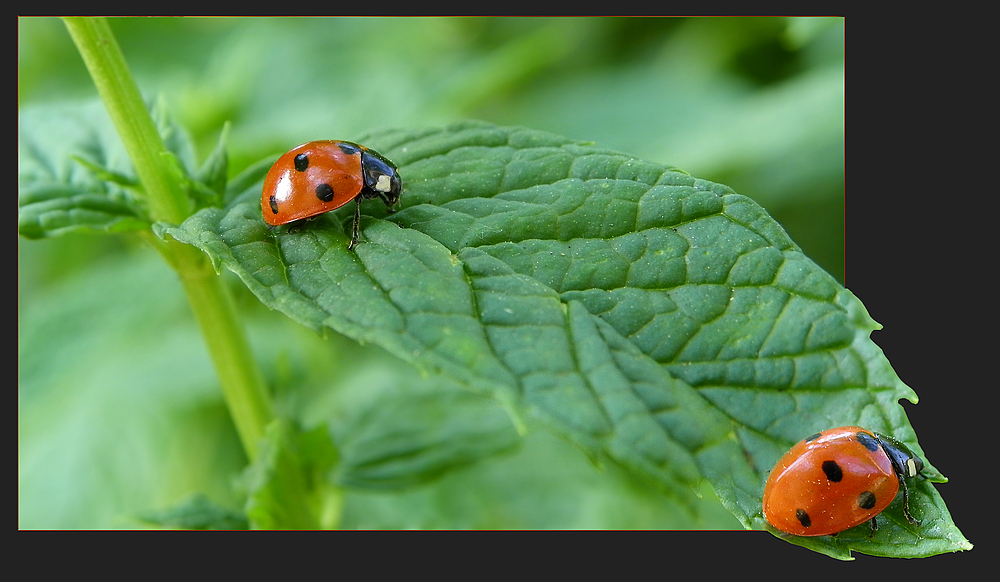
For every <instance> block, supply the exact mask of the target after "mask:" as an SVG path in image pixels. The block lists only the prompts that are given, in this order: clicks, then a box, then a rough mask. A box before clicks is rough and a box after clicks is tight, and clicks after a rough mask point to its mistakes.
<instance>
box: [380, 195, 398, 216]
mask: <svg viewBox="0 0 1000 582" xmlns="http://www.w3.org/2000/svg"><path fill="white" fill-rule="evenodd" d="M378 196H379V198H381V199H382V202H385V207H386V208H387V209H388V211H389V214H392V213H393V212H396V209H395V208H393V206H395V204H396V200H389V197H388V196H386V195H385V193H384V192H379V193H378ZM397 200H398V199H397Z"/></svg>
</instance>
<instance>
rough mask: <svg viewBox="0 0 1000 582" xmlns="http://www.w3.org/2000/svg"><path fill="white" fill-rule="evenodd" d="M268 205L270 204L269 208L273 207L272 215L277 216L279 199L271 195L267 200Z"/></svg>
mask: <svg viewBox="0 0 1000 582" xmlns="http://www.w3.org/2000/svg"><path fill="white" fill-rule="evenodd" d="M267 204H268V206H270V207H271V214H277V213H278V201H277V199H275V197H274V195H271V196H270V197H269V198H268V199H267Z"/></svg>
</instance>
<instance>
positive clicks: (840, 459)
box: [764, 426, 924, 536]
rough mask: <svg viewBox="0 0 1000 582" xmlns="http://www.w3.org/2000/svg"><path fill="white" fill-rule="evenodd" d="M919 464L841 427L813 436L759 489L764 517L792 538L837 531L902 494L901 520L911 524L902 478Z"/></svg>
mask: <svg viewBox="0 0 1000 582" xmlns="http://www.w3.org/2000/svg"><path fill="white" fill-rule="evenodd" d="M923 468H924V463H923V461H922V460H920V458H919V457H917V456H916V455H914V454H913V452H912V451H910V449H908V448H907V447H906V446H905V445H903V444H902V443H900V442H899V441H897V440H895V439H893V438H891V437H887V436H883V435H880V434H878V433H874V432H871V431H869V430H865V429H863V428H859V427H857V426H845V427H841V428H833V429H829V430H825V431H823V432H818V433H816V434H814V435H812V436H810V437H808V438H806V439H805V440H803V441H800V442H798V443H797V444H796V445H795V446H793V447H792V448H791V449H790V450H789V451H788V452H787V453H785V455H784V456H783V457H781V459H780V460H778V464H777V465H775V467H774V470H773V471H771V475H770V477H768V479H767V484H766V485H765V486H764V518H765V519H767V521H768V523H770V524H771V525H772V526H774V527H775V528H777V529H779V530H781V531H783V532H785V533H790V534H794V535H797V536H821V535H829V534H835V533H839V532H842V531H844V530H847V529H850V528H852V527H854V526H856V525H860V524H862V523H864V522H866V521H870V523H871V532H872V534H874V533H875V531H876V530H877V529H878V524H877V523H876V521H875V516H877V515H878V514H879V513H882V511H883V510H885V508H886V507H888V506H889V504H890V503H892V500H893V499H895V497H896V494H897V493H898V492H899V490H902V491H903V515H904V516H906V519H907V521H909V522H910V523H911V524H914V525H918V524H919V523H920V522H919V521H917V520H916V519H914V518H913V516H912V515H910V509H909V494H908V493H907V490H906V479H909V478H913V477H915V476H916V475H917V474H918V473H920V471H922V470H923Z"/></svg>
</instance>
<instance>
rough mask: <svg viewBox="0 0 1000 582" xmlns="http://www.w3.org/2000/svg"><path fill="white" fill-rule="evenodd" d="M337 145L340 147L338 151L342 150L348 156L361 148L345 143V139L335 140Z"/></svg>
mask: <svg viewBox="0 0 1000 582" xmlns="http://www.w3.org/2000/svg"><path fill="white" fill-rule="evenodd" d="M337 147H338V148H340V151H342V152H344V153H345V154H347V155H349V156H353V155H354V154H356V153H358V152H360V151H361V148H359V147H358V146H356V145H354V144H352V143H347V142H346V141H340V142H337Z"/></svg>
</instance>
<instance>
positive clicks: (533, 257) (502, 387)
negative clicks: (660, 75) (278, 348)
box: [156, 122, 962, 555]
mask: <svg viewBox="0 0 1000 582" xmlns="http://www.w3.org/2000/svg"><path fill="white" fill-rule="evenodd" d="M360 141H362V142H363V143H366V144H367V145H370V146H372V147H375V148H376V149H378V150H379V151H380V152H382V153H383V154H385V155H386V156H388V157H389V158H390V159H392V160H394V161H395V162H396V163H397V165H398V166H399V168H400V173H401V175H402V177H403V181H404V192H403V196H402V199H401V206H402V209H401V210H400V211H398V212H396V213H395V214H392V215H391V216H386V214H385V209H384V208H379V207H378V205H375V204H370V205H366V206H365V207H364V212H365V214H369V213H371V216H368V217H366V218H364V219H363V224H362V243H361V244H359V245H358V247H357V248H356V249H355V250H354V251H353V252H352V251H348V250H347V248H346V246H347V240H348V236H345V234H344V232H345V225H347V226H346V228H349V224H350V222H349V221H350V219H351V209H343V210H340V211H337V212H335V213H329V214H326V215H323V216H321V217H318V218H317V219H316V220H313V221H310V222H308V223H306V224H304V225H299V226H294V227H291V228H286V227H279V228H277V229H274V230H271V229H268V228H267V227H266V225H265V224H264V223H263V221H262V219H261V216H260V183H259V182H254V183H253V184H251V180H249V179H247V178H243V179H237V181H238V182H239V184H241V186H245V187H246V190H245V191H244V192H233V191H229V192H227V195H226V199H231V200H232V203H231V204H229V205H228V206H227V207H226V208H210V209H205V210H203V211H201V212H199V213H197V214H195V215H194V216H192V217H191V218H190V219H189V220H187V221H185V222H184V224H182V225H180V226H173V225H165V224H160V225H157V227H156V228H157V230H158V232H159V233H161V235H163V236H166V235H169V236H172V237H174V238H176V239H178V240H180V241H183V242H187V243H190V244H195V245H197V246H198V247H200V248H202V249H203V250H204V251H205V252H207V253H208V254H209V256H211V257H212V260H213V261H214V262H215V263H216V265H219V266H225V267H226V268H228V269H230V270H232V271H234V272H235V273H236V274H238V275H239V276H240V277H241V278H242V279H243V281H244V282H245V283H246V285H247V286H248V287H249V288H250V290H251V291H253V292H254V293H255V294H256V295H257V297H258V298H260V300H261V301H262V302H263V303H265V304H266V305H268V306H269V307H271V308H272V309H278V310H280V311H282V312H283V313H285V314H286V315H288V316H289V317H291V318H292V319H295V320H296V321H299V322H300V323H302V324H304V325H307V326H309V327H312V328H313V329H316V330H318V331H321V330H324V329H332V330H335V331H337V332H339V333H342V334H344V335H347V336H349V337H352V338H354V339H356V340H358V341H362V342H372V343H375V344H377V345H379V346H382V347H383V348H385V349H387V350H388V351H390V352H391V353H393V354H395V355H396V356H398V357H399V358H401V359H403V360H404V361H407V362H409V363H410V364H412V365H413V366H414V367H416V368H417V369H419V370H421V371H422V372H423V373H425V374H428V375H441V376H443V377H445V378H447V379H448V380H449V381H452V382H456V383H458V384H460V385H462V386H464V387H466V388H469V389H472V390H475V391H480V392H485V393H488V394H492V395H493V396H494V398H496V399H497V400H498V401H500V402H502V403H504V404H505V405H506V406H507V407H508V409H509V410H510V411H511V413H512V414H514V415H515V416H523V417H524V418H527V419H531V420H533V421H540V422H542V423H544V424H546V425H548V426H549V427H551V428H552V429H553V430H555V431H556V432H558V433H560V434H562V435H564V436H565V437H567V438H568V439H570V440H571V441H573V442H574V443H576V444H577V445H578V446H580V447H581V448H583V449H584V450H586V451H588V453H589V454H591V455H593V456H594V457H595V458H608V459H610V460H612V461H614V462H616V463H618V464H620V465H622V466H623V467H625V468H626V469H628V470H630V471H632V472H634V473H635V474H637V475H639V476H642V477H644V478H646V479H648V480H650V481H651V482H653V483H655V484H656V485H657V486H658V487H659V488H660V489H661V490H663V491H664V492H666V493H668V494H670V495H672V496H674V497H675V498H677V499H679V500H681V501H682V502H683V501H684V500H685V499H690V496H691V495H692V490H693V489H694V488H695V487H696V486H697V483H698V482H699V480H700V479H702V478H708V479H709V480H710V481H711V483H712V485H713V487H714V488H715V490H716V492H717V493H718V495H719V497H720V499H721V500H722V501H723V503H724V504H725V505H726V507H727V508H728V509H729V510H730V511H731V512H733V514H734V515H735V516H736V517H737V518H738V519H739V520H740V521H741V522H742V523H743V524H744V525H745V526H747V527H750V526H751V525H753V524H756V525H758V526H763V524H764V522H763V518H762V516H761V508H760V499H761V493H762V490H763V484H764V480H765V479H766V476H767V474H768V472H769V471H770V469H771V467H772V466H773V464H774V462H775V461H776V460H777V458H778V457H779V456H780V455H781V454H782V453H783V452H784V451H785V450H786V449H787V448H788V447H789V446H791V444H792V443H794V442H795V441H797V440H799V439H800V438H802V437H803V436H804V435H807V434H810V433H811V432H815V431H816V430H819V429H823V428H829V427H832V426H838V425H845V424H861V425H863V426H866V427H868V428H871V429H873V430H877V431H879V432H883V433H886V434H891V435H894V436H895V437H896V438H897V439H899V440H901V441H903V442H905V443H906V444H907V445H908V446H910V447H911V448H912V449H913V450H914V451H915V452H916V453H918V454H921V455H922V451H921V450H920V448H919V445H918V444H917V442H916V436H915V434H914V433H913V430H912V428H911V427H910V426H909V423H908V422H907V420H906V417H905V415H904V413H903V409H902V407H900V406H899V404H898V400H899V399H900V398H907V399H909V400H911V401H914V402H915V401H916V395H915V394H914V393H913V391H912V390H910V389H909V388H908V387H907V386H906V385H904V384H903V383H902V382H901V381H900V380H899V378H898V377H897V376H896V375H895V373H894V372H893V371H892V368H891V367H890V366H889V363H888V361H886V359H885V357H884V356H883V354H882V352H881V350H879V348H878V347H877V346H876V345H875V344H874V343H872V342H871V341H870V339H869V337H868V336H869V334H870V332H871V331H872V330H874V329H877V328H878V327H879V326H878V324H877V323H875V322H874V321H873V320H871V318H870V317H869V316H868V314H867V312H866V311H865V309H864V307H863V306H862V305H861V303H860V302H859V301H858V300H857V298H856V297H854V295H853V294H851V293H850V291H848V290H846V289H844V288H842V287H841V286H840V285H839V284H838V283H837V282H836V281H835V280H834V279H833V278H832V277H831V276H829V275H828V274H827V273H825V272H824V271H823V270H822V269H820V268H819V267H817V266H816V265H815V264H814V263H813V262H812V261H810V260H809V259H808V258H807V257H805V256H804V255H802V253H801V252H800V250H799V248H798V247H797V246H796V245H795V244H794V243H793V242H792V241H791V240H790V239H789V238H788V236H787V235H786V234H785V232H784V230H783V229H782V228H781V227H780V225H778V224H777V223H776V222H775V221H774V220H773V219H771V218H770V217H769V216H768V215H767V213H766V212H765V211H764V210H763V209H762V208H761V207H760V206H758V205H757V204H756V203H754V202H753V201H752V200H750V199H748V198H746V197H744V196H741V195H739V194H736V193H735V192H733V191H732V190H731V189H729V188H727V187H725V186H722V185H719V184H714V183H711V182H707V181H704V180H700V179H697V178H694V177H691V176H689V175H687V174H685V173H683V172H681V171H678V170H677V169H675V168H672V167H669V166H664V165H660V164H653V163H649V162H645V161H642V160H638V159H635V158H633V157H631V156H628V155H625V154H621V153H618V152H614V151H609V150H604V149H601V148H597V147H594V146H592V145H586V144H581V143H577V142H574V141H572V140H568V139H566V138H561V137H558V136H554V135H551V134H546V133H543V132H538V131H533V130H529V129H524V128H509V127H497V126H492V125H489V124H485V123H476V122H470V123H461V124H456V125H453V126H450V127H447V128H443V129H431V130H425V131H420V132H386V133H382V134H377V135H372V136H369V138H367V139H362V140H360ZM262 167H263V163H262V165H261V166H258V167H256V168H255V169H254V172H256V174H255V175H260V176H262V175H263V171H262V170H261V168H262ZM925 460H926V459H925ZM928 473H929V474H930V475H936V472H935V471H934V470H933V468H932V467H931V466H930V465H929V464H928ZM935 479H936V480H937V481H942V479H941V478H940V477H939V476H937V477H935ZM915 490H916V492H915V495H914V497H915V498H916V500H915V501H914V502H913V505H914V506H916V507H924V506H928V507H930V506H934V507H938V506H940V507H943V504H941V503H940V498H939V497H938V496H937V492H936V490H935V489H934V487H933V486H932V485H930V483H927V482H924V483H922V484H919V485H918V486H917V487H915ZM890 511H891V509H890ZM945 526H947V528H951V529H950V530H948V533H947V534H945V535H942V536H938V538H937V539H948V540H950V541H951V544H952V545H951V546H948V547H949V548H950V549H951V550H955V549H962V547H961V543H960V542H958V541H957V540H960V539H962V538H961V535H960V534H958V532H957V530H955V529H954V526H953V525H951V524H950V521H948V522H947V524H942V523H936V524H935V525H934V526H933V527H945ZM892 527H893V526H888V530H889V531H886V536H887V537H886V538H876V540H875V541H869V540H867V539H860V540H851V541H850V542H847V544H848V545H849V547H850V548H853V549H864V550H865V551H867V549H868V548H875V545H876V544H878V543H880V539H881V540H882V541H884V540H885V539H890V543H891V542H892V539H891V536H896V535H897V532H895V531H892ZM930 527H932V526H931V525H930V522H925V525H924V526H922V528H921V529H920V530H919V532H918V533H919V534H920V535H923V534H926V533H928V532H927V530H928V529H929V528H930ZM947 528H945V529H947ZM942 531H943V530H942ZM880 535H882V534H881V533H880ZM893 539H894V538H893ZM819 543H827V544H828V545H830V542H829V541H827V542H822V541H821V542H819ZM838 543H839V542H838ZM942 547H944V546H942V545H936V546H935V545H934V544H932V543H929V542H927V543H925V542H923V541H917V542H915V546H913V547H912V548H911V549H909V550H907V551H911V552H913V553H919V552H925V553H924V554H922V555H928V554H930V553H935V552H939V551H941V549H942Z"/></svg>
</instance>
